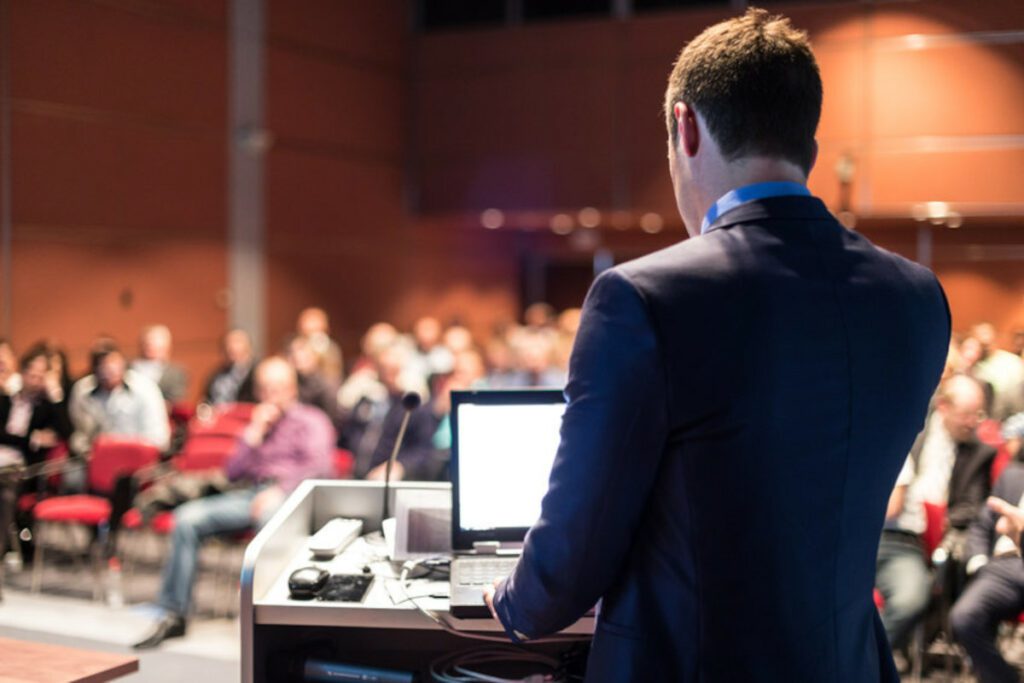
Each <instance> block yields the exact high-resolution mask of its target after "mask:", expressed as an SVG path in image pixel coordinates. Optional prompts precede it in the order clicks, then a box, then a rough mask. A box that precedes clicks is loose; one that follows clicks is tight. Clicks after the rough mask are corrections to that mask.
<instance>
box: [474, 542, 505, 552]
mask: <svg viewBox="0 0 1024 683" xmlns="http://www.w3.org/2000/svg"><path fill="white" fill-rule="evenodd" d="M500 549H501V543H500V542H498V541H473V552H474V553H475V554H477V555H497V554H498V551H499V550H500Z"/></svg>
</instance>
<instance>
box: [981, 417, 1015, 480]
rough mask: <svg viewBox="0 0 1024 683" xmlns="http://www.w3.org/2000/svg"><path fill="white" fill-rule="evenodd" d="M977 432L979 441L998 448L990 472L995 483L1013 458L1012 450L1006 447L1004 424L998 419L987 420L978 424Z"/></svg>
mask: <svg viewBox="0 0 1024 683" xmlns="http://www.w3.org/2000/svg"><path fill="white" fill-rule="evenodd" d="M977 434H978V440H979V441H981V442H982V443H983V444H986V445H988V446H992V447H993V448H995V449H996V457H995V459H994V460H993V461H992V470H991V472H990V474H991V479H990V481H991V483H992V484H993V485H994V484H995V483H996V480H997V479H999V475H1001V474H1002V473H1003V470H1005V469H1006V466H1007V465H1009V464H1010V460H1011V459H1012V458H1011V457H1010V451H1009V449H1008V448H1007V447H1006V441H1005V439H1003V432H1002V426H1001V425H1000V424H999V422H997V421H996V420H985V421H983V422H982V423H981V424H980V425H978V430H977Z"/></svg>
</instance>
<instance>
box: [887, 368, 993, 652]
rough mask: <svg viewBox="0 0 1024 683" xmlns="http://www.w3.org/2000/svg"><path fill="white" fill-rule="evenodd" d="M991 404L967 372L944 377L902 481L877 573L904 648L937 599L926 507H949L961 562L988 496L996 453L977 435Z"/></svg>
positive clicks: (896, 639) (893, 637)
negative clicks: (925, 538) (925, 542)
mask: <svg viewBox="0 0 1024 683" xmlns="http://www.w3.org/2000/svg"><path fill="white" fill-rule="evenodd" d="M984 403H985V394H984V391H983V389H982V387H981V385H980V384H979V383H978V382H977V381H976V380H974V379H972V378H970V377H968V376H966V375H954V376H952V377H950V378H949V379H947V380H945V381H944V382H943V383H942V385H941V386H940V387H939V391H938V394H937V398H936V400H935V403H934V409H933V411H932V412H931V414H930V415H929V416H928V419H927V420H926V423H925V429H924V431H923V432H922V433H921V434H920V436H918V438H917V440H916V441H915V443H914V445H913V447H912V448H911V451H910V454H909V455H908V456H907V460H906V463H905V464H904V466H903V470H902V471H901V472H900V475H899V477H898V479H897V481H896V488H895V490H894V491H893V493H892V497H891V498H890V501H889V507H888V510H887V511H886V521H885V526H884V529H883V531H882V537H881V540H880V543H879V548H878V567H877V573H876V578H875V580H876V584H877V586H878V590H879V591H880V592H881V594H882V597H883V598H884V600H885V604H884V607H883V609H882V624H883V626H884V627H885V631H886V634H887V635H888V637H889V641H890V643H892V646H893V647H894V648H900V647H902V646H903V645H905V643H906V639H907V636H908V635H909V634H910V631H911V629H912V628H913V626H914V624H915V623H916V622H917V620H918V619H919V618H920V617H921V616H922V615H923V613H924V611H925V609H926V608H927V607H928V603H929V599H930V596H931V585H932V582H931V578H930V576H929V572H928V560H927V558H925V556H924V553H923V551H922V545H921V536H922V534H924V532H925V529H926V528H927V526H928V518H927V512H926V509H925V504H926V503H929V504H932V505H945V506H947V513H946V518H947V523H948V527H947V528H948V531H947V532H946V538H945V539H944V540H943V545H944V547H946V548H947V549H948V551H949V552H950V554H951V555H952V556H953V558H954V559H960V558H962V557H963V551H962V547H963V544H964V540H965V539H964V530H965V529H966V528H967V525H968V524H969V523H970V522H971V520H973V519H974V517H975V516H976V515H977V513H978V511H979V510H980V509H981V508H982V507H983V506H984V503H985V499H986V498H987V497H988V493H989V472H990V470H991V465H992V460H993V458H994V456H995V451H994V449H992V448H991V447H988V446H985V445H983V444H981V443H980V442H979V441H978V439H977V436H976V434H975V430H976V429H977V427H978V424H979V422H980V420H981V418H982V409H983V407H984Z"/></svg>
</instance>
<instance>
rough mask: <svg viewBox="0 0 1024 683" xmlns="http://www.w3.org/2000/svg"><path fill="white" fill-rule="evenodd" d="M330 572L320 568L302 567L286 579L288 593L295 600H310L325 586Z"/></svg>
mask: <svg viewBox="0 0 1024 683" xmlns="http://www.w3.org/2000/svg"><path fill="white" fill-rule="evenodd" d="M330 576H331V574H330V572H328V571H326V570H324V569H320V567H302V568H301V569H296V570H295V571H293V572H292V573H291V576H289V577H288V592H289V593H290V594H291V596H292V597H293V598H295V599H296V600H312V599H313V598H315V597H316V594H317V593H319V592H320V590H321V589H323V587H324V586H326V585H327V579H329V578H330Z"/></svg>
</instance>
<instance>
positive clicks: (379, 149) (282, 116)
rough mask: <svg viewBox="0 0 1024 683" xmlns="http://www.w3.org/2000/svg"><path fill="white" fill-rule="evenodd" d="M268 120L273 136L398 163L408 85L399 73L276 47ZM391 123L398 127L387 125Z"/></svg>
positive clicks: (272, 56)
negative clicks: (333, 147) (271, 124)
mask: <svg viewBox="0 0 1024 683" xmlns="http://www.w3.org/2000/svg"><path fill="white" fill-rule="evenodd" d="M267 65H268V81H269V82H270V83H272V84H273V91H272V96H271V97H270V99H269V102H268V104H269V111H268V117H269V119H270V120H271V121H272V122H273V129H274V134H275V136H277V137H279V138H282V139H283V140H284V141H288V140H292V139H295V140H299V141H305V142H309V143H312V144H313V145H314V146H316V145H330V146H336V147H339V148H341V149H340V150H339V151H341V152H343V153H347V154H352V155H360V154H361V155H365V156H367V157H370V158H372V159H383V160H386V161H390V162H391V163H400V162H401V160H402V155H403V153H404V146H403V142H404V140H405V139H406V136H405V132H404V131H403V130H402V118H401V117H402V116H403V111H404V98H405V84H404V79H403V78H402V77H400V72H397V71H394V70H383V69H376V68H372V69H371V68H364V67H362V66H360V65H358V64H356V65H353V64H352V63H351V62H346V61H336V60H329V59H323V58H321V57H320V56H318V55H317V54H316V53H312V54H311V53H304V52H299V51H295V50H291V49H285V48H281V47H274V46H272V47H271V48H270V50H269V58H268V60H267ZM385 122H393V123H394V127H389V126H387V125H384V124H385Z"/></svg>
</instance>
